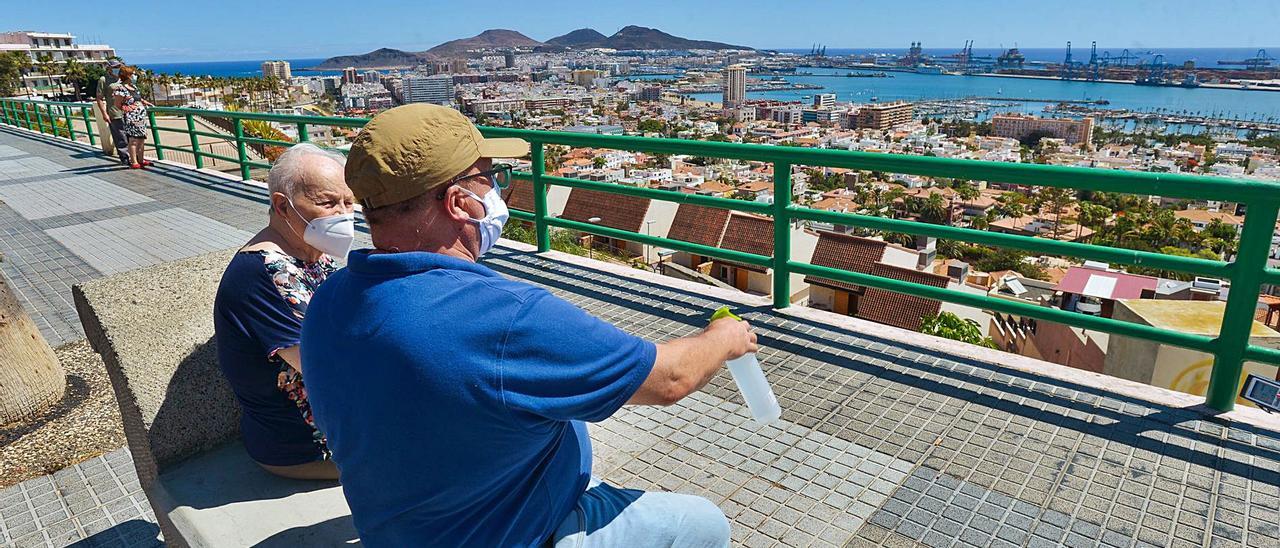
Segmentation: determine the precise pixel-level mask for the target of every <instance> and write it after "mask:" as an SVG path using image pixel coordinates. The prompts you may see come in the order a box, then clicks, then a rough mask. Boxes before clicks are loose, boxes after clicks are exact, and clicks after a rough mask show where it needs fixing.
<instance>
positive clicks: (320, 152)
mask: <svg viewBox="0 0 1280 548" xmlns="http://www.w3.org/2000/svg"><path fill="white" fill-rule="evenodd" d="M308 158H314V159H320V158H327V159H329V160H331V161H333V162H337V163H338V166H339V167H346V165H347V157H346V156H343V155H342V154H340V153H337V152H333V151H331V150H325V149H323V148H320V147H318V146H316V145H314V144H312V143H298V144H296V145H293V146H291V147H289V150H286V151H285V152H284V154H281V155H280V157H279V158H276V163H275V165H273V166H271V172H270V173H269V174H267V191H268V192H271V193H273V194H274V193H276V192H279V193H281V194H284V195H285V196H288V197H290V198H292V197H293V191H294V188H295V186H296V185H297V183H298V181H301V180H302V179H303V177H304V176H305V175H304V170H305V169H306V166H307V162H308Z"/></svg>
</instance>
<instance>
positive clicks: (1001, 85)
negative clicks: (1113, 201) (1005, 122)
mask: <svg viewBox="0 0 1280 548" xmlns="http://www.w3.org/2000/svg"><path fill="white" fill-rule="evenodd" d="M827 54H828V55H830V54H831V50H830V49H828V50H827ZM800 70H801V71H802V72H811V73H814V74H815V75H817V74H839V75H843V74H845V73H847V72H849V70H847V69H820V68H805V69H800ZM888 74H889V76H891V77H886V78H842V77H834V78H833V77H822V76H784V77H783V78H784V79H786V80H788V81H791V82H803V83H809V84H816V85H819V86H823V88H824V89H821V90H795V91H790V90H789V91H764V92H748V93H747V97H748V98H751V99H775V100H781V101H800V100H804V97H806V96H812V95H813V94H815V93H835V94H836V100H837V101H840V102H857V103H865V102H869V101H871V100H872V98H875V100H877V101H880V102H885V101H894V100H899V99H901V100H907V101H919V100H922V99H956V98H962V97H1010V98H1012V97H1017V98H1034V99H1049V100H1098V99H1105V100H1107V101H1110V102H1111V104H1110V105H1106V107H1105V108H1113V109H1114V108H1124V109H1131V110H1144V111H1152V110H1155V109H1164V110H1165V111H1168V112H1173V113H1181V112H1182V111H1186V112H1187V113H1188V114H1197V113H1198V114H1201V115H1211V114H1212V115H1218V116H1222V117H1230V118H1244V119H1257V120H1266V119H1267V118H1274V119H1275V120H1277V121H1280V92H1277V91H1247V90H1239V89H1212V88H1195V89H1186V88H1176V87H1147V86H1135V85H1132V84H1117V83H1106V82H1087V81H1079V80H1039V79H1031V78H999V77H991V76H954V75H933V74H915V73H910V72H890V73H888ZM691 96H692V97H694V98H697V99H700V100H703V101H719V100H720V93H697V94H693V95H691ZM1049 104H1051V103H1021V104H1019V106H1017V107H1014V108H1010V109H1005V110H1012V111H1019V112H1026V113H1029V114H1036V113H1039V112H1041V111H1042V110H1043V109H1044V107H1045V106H1048V105H1049Z"/></svg>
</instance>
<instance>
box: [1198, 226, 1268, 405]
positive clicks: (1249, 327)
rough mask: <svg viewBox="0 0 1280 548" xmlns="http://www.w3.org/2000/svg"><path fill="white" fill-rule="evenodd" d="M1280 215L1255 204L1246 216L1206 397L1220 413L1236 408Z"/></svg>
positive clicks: (1216, 342) (1209, 403)
mask: <svg viewBox="0 0 1280 548" xmlns="http://www.w3.org/2000/svg"><path fill="white" fill-rule="evenodd" d="M1277 211H1280V202H1253V203H1250V204H1249V210H1248V211H1247V212H1246V213H1245V216H1244V231H1243V233H1242V234H1241V235H1240V249H1239V253H1237V254H1236V261H1235V265H1234V266H1235V274H1234V275H1233V276H1232V277H1231V292H1230V293H1229V294H1228V296H1227V308H1226V312H1224V313H1223V316H1222V328H1221V330H1220V331H1219V333H1218V340H1217V341H1215V344H1216V345H1217V353H1216V354H1215V356H1214V360H1213V371H1212V372H1211V373H1210V375H1209V389H1208V391H1207V392H1206V393H1205V404H1206V405H1208V406H1209V407H1212V408H1214V409H1217V410H1218V411H1224V412H1225V411H1230V410H1231V408H1233V407H1235V405H1236V393H1237V392H1238V391H1239V390H1240V372H1241V370H1242V369H1243V368H1244V350H1245V347H1247V346H1248V345H1249V338H1250V335H1251V334H1252V332H1253V318H1254V313H1255V312H1256V310H1257V308H1258V293H1259V290H1260V289H1261V287H1262V272H1263V270H1264V269H1265V268H1266V267H1267V254H1268V252H1269V251H1270V250H1271V236H1272V234H1273V233H1274V232H1275V226H1276V213H1277Z"/></svg>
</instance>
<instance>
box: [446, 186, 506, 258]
mask: <svg viewBox="0 0 1280 548" xmlns="http://www.w3.org/2000/svg"><path fill="white" fill-rule="evenodd" d="M458 189H459V190H461V191H463V192H466V193H467V195H468V196H471V197H472V198H475V199H476V201H478V202H480V205H482V206H484V217H483V218H481V219H471V222H473V223H475V224H476V226H478V227H479V228H480V254H479V255H477V256H476V258H477V259H479V258H480V257H482V256H484V254H485V253H488V252H489V250H490V249H493V244H495V243H497V242H498V238H501V237H502V226H503V225H505V224H507V219H508V218H509V217H511V211H510V210H508V209H507V203H506V202H504V201H502V192H501V191H499V190H498V185H497V184H496V183H494V185H493V189H492V190H490V191H489V192H486V193H485V195H484V197H481V196H478V195H476V193H474V192H471V191H470V190H467V189H465V188H462V187H461V186H459V187H458Z"/></svg>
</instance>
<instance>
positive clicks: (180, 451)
mask: <svg viewBox="0 0 1280 548" xmlns="http://www.w3.org/2000/svg"><path fill="white" fill-rule="evenodd" d="M231 253H232V252H231V251H230V250H228V251H223V252H217V253H211V254H208V255H202V256H198V257H193V258H190V259H184V260H181V261H175V262H170V263H164V264H160V265H156V266H152V267H147V268H143V269H139V270H134V271H131V272H126V273H122V274H118V275H115V276H111V277H109V278H105V279H101V280H96V281H93V282H89V283H86V284H83V285H80V286H76V287H75V288H74V290H73V293H74V295H75V302H76V308H77V310H78V311H79V313H80V321H81V322H82V323H83V324H84V330H85V334H86V335H87V336H88V338H89V341H90V343H91V344H92V345H93V348H94V349H95V350H97V352H98V353H99V354H101V355H102V357H103V360H104V361H105V362H106V365H107V372H108V374H109V375H110V377H111V385H112V387H113V388H114V390H115V394H116V399H117V401H118V402H119V404H120V414H121V417H122V419H123V421H124V430H125V435H126V437H127V438H128V442H129V449H130V451H131V452H132V453H133V462H134V465H135V466H136V467H137V470H138V478H139V480H140V481H141V484H142V487H143V489H144V490H145V491H146V493H147V498H148V499H149V500H150V501H151V506H152V508H153V509H154V510H155V514H156V518H157V520H158V521H159V522H160V530H161V532H162V533H163V534H164V537H165V541H166V542H167V543H168V544H169V545H170V546H325V545H344V546H349V545H351V544H352V543H353V542H355V540H354V539H356V532H355V528H354V526H353V525H352V522H351V512H350V510H349V509H348V508H347V503H346V500H345V499H344V498H343V496H342V487H341V486H339V485H338V484H337V483H336V482H319V481H298V480H288V479H283V478H278V477H276V476H272V475H271V474H268V473H267V472H266V471H264V470H262V468H260V467H259V466H258V465H257V464H255V463H254V462H253V461H252V460H250V459H249V456H248V455H247V454H246V453H245V451H244V448H243V446H241V444H240V442H239V441H238V440H239V426H238V425H239V420H240V413H239V410H238V408H237V406H236V402H235V399H234V396H233V394H232V392H231V389H230V387H229V386H228V385H227V382H226V380H225V379H224V378H223V376H222V373H221V371H220V370H219V369H218V362H217V356H216V352H215V347H214V342H213V340H212V338H213V299H214V294H215V293H216V290H217V286H218V280H219V279H220V278H221V277H222V272H223V270H224V269H225V268H226V265H227V262H228V261H229V260H230V257H231Z"/></svg>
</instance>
